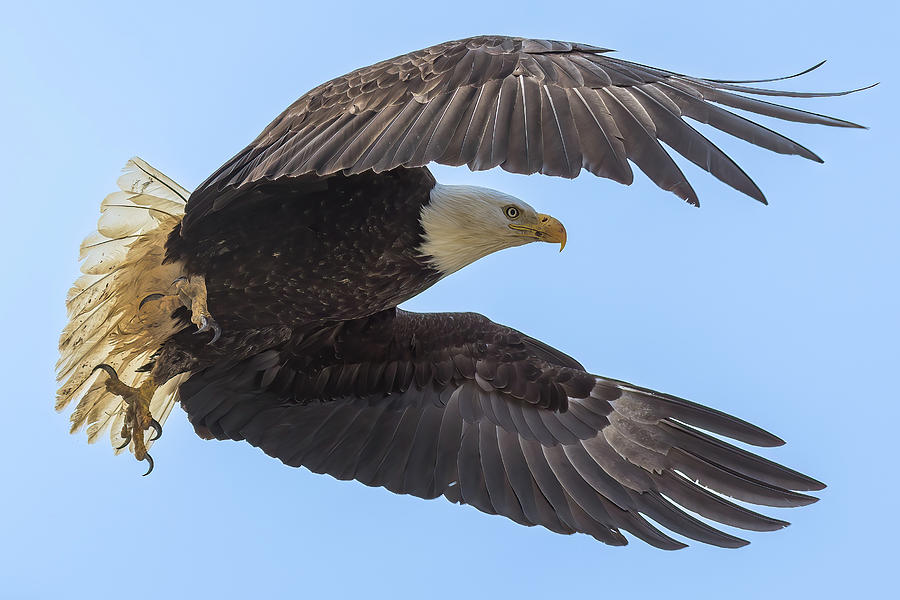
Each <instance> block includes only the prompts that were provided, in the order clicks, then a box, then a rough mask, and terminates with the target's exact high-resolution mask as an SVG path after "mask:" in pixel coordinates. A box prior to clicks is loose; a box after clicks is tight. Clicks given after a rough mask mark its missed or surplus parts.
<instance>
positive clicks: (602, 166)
mask: <svg viewBox="0 0 900 600" xmlns="http://www.w3.org/2000/svg"><path fill="white" fill-rule="evenodd" d="M605 52H608V50H606V49H603V48H596V47H594V46H588V45H585V44H575V43H567V42H556V41H547V40H530V39H522V38H510V37H501V36H480V37H474V38H469V39H465V40H459V41H453V42H446V43H444V44H439V45H437V46H432V47H430V48H426V49H424V50H419V51H416V52H411V53H409V54H406V55H403V56H398V57H396V58H393V59H390V60H386V61H383V62H380V63H378V64H375V65H372V66H369V67H364V68H362V69H358V70H356V71H353V72H352V73H349V74H347V75H344V76H343V77H338V78H337V79H333V80H331V81H329V82H327V83H324V84H322V85H320V86H319V87H317V88H315V89H313V90H311V91H310V92H309V93H307V94H306V95H304V96H303V97H301V98H300V99H299V100H297V101H296V102H295V103H294V104H292V105H291V106H290V107H288V109H287V110H285V111H284V112H283V113H282V114H281V115H280V116H278V118H276V119H275V120H274V121H273V122H272V123H271V124H270V125H269V126H268V127H267V128H266V129H265V131H263V132H262V134H260V136H259V137H258V138H257V139H256V140H254V141H253V143H251V144H250V145H249V146H247V147H246V148H245V149H244V150H242V151H241V152H240V153H238V154H237V156H235V157H234V158H232V159H231V160H230V161H228V162H227V163H226V164H225V165H223V166H222V167H221V168H220V169H219V170H218V171H216V172H215V173H214V174H213V175H212V176H210V178H209V179H207V180H206V181H205V182H204V183H203V184H201V185H200V187H199V188H198V189H197V191H195V192H194V195H193V197H192V202H195V201H198V202H199V201H200V200H201V199H202V198H204V197H207V196H210V195H211V196H216V195H220V194H221V193H223V192H224V191H226V190H228V189H229V188H230V189H234V188H238V187H240V186H244V185H247V184H251V183H253V182H256V181H259V180H261V179H267V180H272V179H277V178H280V177H296V176H299V175H302V174H304V173H317V174H319V175H327V174H331V173H336V172H339V171H343V172H344V173H346V174H353V173H360V172H362V171H365V170H367V169H373V170H375V171H376V172H380V171H385V170H389V169H394V168H396V167H419V166H424V165H427V164H428V163H429V162H432V161H435V162H438V163H443V164H448V165H462V164H467V165H468V166H469V168H471V169H473V170H483V169H491V168H494V167H497V166H499V167H501V168H503V169H505V170H507V171H511V172H513V173H538V172H540V173H544V174H546V175H558V176H561V177H576V176H577V175H578V174H579V172H580V171H581V169H582V168H584V169H587V170H588V171H590V172H592V173H594V174H595V175H599V176H601V177H608V178H610V179H614V180H616V181H619V182H622V183H625V184H628V183H631V181H632V178H633V175H632V172H631V168H630V166H629V164H628V161H629V160H630V161H631V162H633V163H635V164H636V165H637V166H638V167H639V168H640V169H641V170H642V171H644V172H645V173H646V174H647V175H648V176H649V177H650V178H651V179H652V180H653V181H654V182H655V183H656V184H657V185H658V186H660V187H661V188H663V189H665V190H670V191H672V192H674V193H675V194H677V195H678V196H680V197H681V198H684V199H685V200H687V201H688V202H691V203H692V204H697V203H698V199H697V195H696V193H695V192H694V190H693V189H692V188H691V186H690V184H689V183H688V181H687V179H686V178H685V176H684V174H683V173H682V172H681V170H680V169H679V168H678V166H677V165H676V164H675V162H674V161H673V160H672V158H671V157H670V156H669V154H668V153H667V151H666V150H665V149H664V148H663V146H662V145H661V142H662V143H665V144H666V145H668V146H669V147H670V148H671V149H673V150H675V151H676V152H678V153H679V154H681V155H683V156H684V157H685V158H687V159H689V160H690V161H691V162H693V163H695V164H697V165H698V166H699V167H700V168H702V169H704V170H706V171H708V172H710V173H712V174H713V175H714V176H716V177H717V178H719V179H721V180H722V181H724V182H725V183H727V184H728V185H730V186H732V187H734V188H736V189H738V190H740V191H741V192H744V193H745V194H748V195H750V196H752V197H753V198H756V199H757V200H760V201H763V202H764V201H765V198H764V196H763V194H762V192H761V191H760V190H759V189H758V188H757V187H756V185H755V184H754V183H753V181H751V179H750V178H749V177H748V176H747V175H746V174H745V173H744V172H743V171H742V170H741V168H740V167H739V166H738V165H737V164H735V163H734V161H732V160H731V159H730V158H729V157H728V156H727V155H726V154H724V153H723V152H722V151H721V150H719V148H717V147H716V146H715V145H714V144H713V143H712V142H711V141H709V140H708V139H706V138H705V137H704V136H703V135H701V134H700V133H699V132H698V131H696V130H695V129H694V128H693V127H691V126H690V125H689V124H688V123H687V122H686V121H685V120H684V119H683V118H682V117H690V118H691V119H693V120H695V121H699V122H702V123H707V124H709V125H711V126H713V127H715V128H717V129H720V130H722V131H724V132H726V133H729V134H731V135H733V136H736V137H738V138H741V139H743V140H746V141H748V142H750V143H752V144H755V145H757V146H761V147H763V148H767V149H769V150H772V151H774V152H778V153H781V154H797V155H800V156H803V157H806V158H809V159H811V160H815V161H819V162H821V159H819V157H818V156H816V155H815V154H814V153H812V152H811V151H810V150H808V149H806V148H804V147H803V146H801V145H799V144H798V143H796V142H794V141H792V140H790V139H788V138H786V137H784V136H782V135H780V134H778V133H776V132H774V131H772V130H770V129H767V128H766V127H763V126H761V125H758V124H756V123H754V122H752V121H749V120H747V119H745V118H743V117H740V116H737V115H735V114H733V113H731V112H729V111H727V110H725V109H723V108H721V107H720V106H719V105H724V106H728V107H732V108H737V109H741V110H745V111H749V112H751V113H756V114H759V115H765V116H769V117H775V118H779V119H784V120H788V121H799V122H803V123H818V124H822V125H832V126H837V127H860V126H859V125H856V124H854V123H850V122H847V121H842V120H839V119H834V118H832V117H827V116H823V115H819V114H814V113H810V112H806V111H802V110H798V109H795V108H789V107H785V106H780V105H777V104H773V103H770V102H765V101H763V100H760V99H757V98H754V97H752V96H787V97H792V98H810V97H822V96H838V95H841V94H846V93H849V92H839V93H831V94H813V93H800V92H786V91H776V90H766V89H760V88H753V87H746V86H742V85H738V84H740V83H755V82H729V81H721V80H710V79H700V78H696V77H688V76H685V75H680V74H678V73H673V72H671V71H666V70H663V69H657V68H654V67H648V66H644V65H640V64H636V63H632V62H628V61H624V60H619V59H617V58H613V57H611V56H606V55H604V53H605ZM816 66H819V65H816ZM814 68H815V67H814ZM810 70H811V69H810ZM782 79H784V78H782ZM733 92H742V93H744V94H749V95H750V96H746V95H740V94H735V93H733ZM195 199H196V200H195ZM188 208H189V211H190V205H189V206H188Z"/></svg>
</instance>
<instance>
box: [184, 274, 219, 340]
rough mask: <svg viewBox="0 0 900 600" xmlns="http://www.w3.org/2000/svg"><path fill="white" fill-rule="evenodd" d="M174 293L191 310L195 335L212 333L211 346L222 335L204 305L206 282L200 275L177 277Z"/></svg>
mask: <svg viewBox="0 0 900 600" xmlns="http://www.w3.org/2000/svg"><path fill="white" fill-rule="evenodd" d="M174 284H175V289H176V290H177V291H176V293H177V294H178V296H179V297H180V298H181V300H182V302H183V303H184V305H185V306H186V307H188V308H189V309H190V310H191V322H192V323H193V324H194V325H196V326H197V331H196V333H204V332H207V331H212V334H213V336H212V339H210V340H209V343H210V344H212V343H214V342H215V341H216V340H218V339H219V336H221V335H222V328H221V327H219V324H218V323H216V320H215V319H213V316H212V313H210V312H209V307H208V306H207V305H206V301H207V293H206V280H205V279H203V276H202V275H191V276H189V277H179V278H178V279H176V280H175V281H174Z"/></svg>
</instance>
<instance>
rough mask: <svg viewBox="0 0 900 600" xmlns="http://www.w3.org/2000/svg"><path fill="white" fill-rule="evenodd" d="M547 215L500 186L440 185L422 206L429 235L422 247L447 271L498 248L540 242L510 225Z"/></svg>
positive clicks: (423, 222)
mask: <svg viewBox="0 0 900 600" xmlns="http://www.w3.org/2000/svg"><path fill="white" fill-rule="evenodd" d="M542 216H543V215H539V214H538V213H537V212H536V211H535V210H534V209H533V208H532V207H531V206H529V205H528V204H526V203H525V202H522V201H521V200H519V199H518V198H515V197H513V196H510V195H508V194H504V193H503V192H498V191H497V190H492V189H489V188H482V187H476V186H470V185H441V184H437V185H435V186H434V189H432V190H431V201H430V202H429V203H428V204H426V205H425V206H424V207H423V208H422V213H421V223H422V228H423V229H424V230H425V236H424V242H423V243H422V245H421V246H419V251H420V252H421V253H422V254H423V255H425V256H428V257H429V261H430V262H431V263H432V264H433V265H434V267H435V268H437V269H438V270H439V271H441V272H442V273H443V274H444V275H445V276H446V275H449V274H450V273H453V272H455V271H458V270H459V269H461V268H463V267H465V266H466V265H469V264H471V263H473V262H475V261H476V260H478V259H479V258H482V257H484V256H487V255H488V254H491V253H492V252H496V251H497V250H503V249H504V248H510V247H513V246H521V245H523V244H527V243H529V242H533V241H536V239H537V238H535V237H533V236H530V235H523V233H522V232H521V231H517V230H515V229H512V228H511V227H510V224H512V223H517V222H524V223H531V222H539V220H540V217H542Z"/></svg>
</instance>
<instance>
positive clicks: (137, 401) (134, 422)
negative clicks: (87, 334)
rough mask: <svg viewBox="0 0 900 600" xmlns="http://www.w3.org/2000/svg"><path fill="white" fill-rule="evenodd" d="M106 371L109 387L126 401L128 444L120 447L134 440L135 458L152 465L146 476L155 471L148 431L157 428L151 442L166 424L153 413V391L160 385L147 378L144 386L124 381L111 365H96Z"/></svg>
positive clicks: (119, 448)
mask: <svg viewBox="0 0 900 600" xmlns="http://www.w3.org/2000/svg"><path fill="white" fill-rule="evenodd" d="M98 369H99V370H102V371H104V372H105V373H106V374H107V375H108V376H109V379H107V380H106V389H107V390H108V391H109V392H111V393H113V394H115V395H117V396H121V397H122V399H123V400H125V405H126V408H125V423H124V424H123V425H122V434H121V435H122V437H123V438H124V439H125V443H124V444H122V445H121V446H119V447H118V448H117V450H121V449H122V448H124V447H125V446H127V445H128V444H130V443H134V447H133V448H132V451H133V452H134V457H135V458H136V459H138V460H146V461H147V462H148V463H149V464H150V468H148V469H147V472H146V473H144V475H149V474H150V472H151V471H152V470H153V458H152V457H151V456H150V454H148V453H147V446H146V444H145V443H144V432H145V431H147V430H148V429H153V436H152V437H151V438H150V441H151V442H152V441H154V440H158V439H159V438H160V436H161V435H162V426H161V425H160V424H159V421H157V420H156V419H154V418H153V415H151V414H150V400H151V399H152V398H153V393H154V392H155V391H156V388H157V387H158V386H157V385H156V384H154V383H153V382H152V381H150V380H148V381H145V382H144V383H142V384H141V385H140V387H136V388H134V387H131V386H130V385H126V384H124V383H122V381H121V380H120V379H119V376H118V374H117V373H116V371H115V369H113V368H112V367H111V366H109V365H107V364H100V365H97V366H96V367H94V371H97V370H98Z"/></svg>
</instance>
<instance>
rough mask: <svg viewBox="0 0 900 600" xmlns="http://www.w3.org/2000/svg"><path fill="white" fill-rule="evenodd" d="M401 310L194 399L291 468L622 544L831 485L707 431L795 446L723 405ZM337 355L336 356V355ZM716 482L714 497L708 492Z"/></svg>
mask: <svg viewBox="0 0 900 600" xmlns="http://www.w3.org/2000/svg"><path fill="white" fill-rule="evenodd" d="M393 314H394V313H393V311H388V312H387V313H384V314H383V315H382V316H380V317H378V318H375V319H368V320H364V321H360V322H350V323H346V324H342V325H339V326H337V327H336V328H332V329H328V330H323V331H322V332H320V333H318V334H315V335H312V336H310V337H307V338H306V339H305V340H304V341H301V342H299V345H295V346H294V347H293V348H283V349H281V350H269V351H266V352H263V353H261V354H259V355H257V356H255V357H253V358H251V359H248V360H244V361H241V362H238V363H227V364H220V365H217V366H215V367H212V368H210V369H207V370H206V371H202V372H199V373H195V374H193V375H192V376H191V378H190V380H188V381H187V382H186V383H185V384H183V385H182V386H181V388H180V396H181V402H182V405H183V406H184V408H185V410H187V412H188V415H189V417H190V420H191V422H192V423H193V424H194V426H195V428H197V430H198V432H200V433H201V434H202V435H210V436H214V437H217V438H219V439H234V440H240V439H244V440H247V441H248V442H250V443H251V444H253V445H255V446H258V447H260V448H262V450H264V451H265V452H266V453H267V454H269V455H271V456H274V457H276V458H279V459H281V460H282V461H283V462H285V463H286V464H288V465H292V466H301V465H302V466H305V467H307V468H308V469H310V470H311V471H314V472H317V473H328V474H330V475H332V476H334V477H336V478H338V479H357V480H359V481H361V482H362V483H364V484H366V485H371V486H383V487H386V488H387V489H389V490H391V491H393V492H396V493H401V494H412V495H415V496H419V497H423V498H434V497H437V496H440V495H443V496H445V497H446V498H448V499H449V500H451V501H452V502H459V503H466V504H471V505H472V506H475V507H476V508H478V509H479V510H481V511H484V512H486V513H490V514H501V515H504V516H506V517H509V518H510V519H512V520H514V521H516V522H518V523H522V524H524V525H542V526H544V527H547V528H548V529H551V530H552V531H556V532H560V533H573V532H582V533H587V534H590V535H592V536H593V537H595V538H597V539H598V540H601V541H603V542H606V543H609V544H614V545H622V544H625V543H626V539H625V538H624V536H623V535H622V534H621V533H620V531H619V530H625V531H629V532H631V533H632V534H634V535H635V536H637V537H639V538H640V539H643V540H645V541H647V542H649V543H650V544H653V545H655V546H658V547H660V548H667V549H675V548H680V547H683V546H684V544H682V543H681V542H678V541H676V540H674V539H672V538H670V537H669V536H667V535H666V534H664V533H662V532H661V531H660V530H659V529H657V528H656V527H655V526H654V525H652V524H651V523H650V522H649V521H648V520H646V519H645V517H649V518H650V519H653V520H654V521H656V522H657V523H659V524H660V525H662V526H664V527H666V528H668V529H670V530H672V531H675V532H677V533H680V534H683V535H685V536H687V537H689V538H693V539H696V540H699V541H702V542H706V543H709V544H715V545H719V546H726V547H737V546H742V545H744V544H746V542H745V541H744V540H742V539H740V538H737V537H734V536H732V535H729V534H727V533H724V532H722V531H719V530H717V529H715V528H714V527H711V526H709V525H707V524H705V523H703V522H701V521H700V520H698V519H696V518H694V517H692V516H691V515H689V514H688V513H687V512H685V511H684V510H682V507H683V508H684V509H688V510H690V511H693V512H695V513H698V514H700V515H702V516H704V517H707V518H709V519H712V520H715V521H718V522H721V523H725V524H727V525H733V526H736V527H741V528H744V529H750V530H756V531H769V530H775V529H779V528H781V527H784V526H786V525H787V523H785V522H784V521H779V520H777V519H772V518H770V517H766V516H764V515H761V514H758V513H756V512H753V511H750V510H748V509H746V508H744V507H742V506H739V505H737V504H735V503H732V502H730V501H729V500H727V499H725V498H724V497H723V496H722V495H721V494H724V495H727V496H730V497H733V498H737V499H739V500H743V501H745V502H751V503H754V504H763V505H769V506H800V505H804V504H808V503H810V502H813V501H815V498H813V497H810V496H807V495H803V494H800V493H797V492H796V491H793V490H817V489H821V488H822V487H824V486H823V485H822V484H821V483H819V482H817V481H815V480H814V479H811V478H809V477H807V476H805V475H801V474H800V473H797V472H796V471H792V470H790V469H787V468H785V467H782V466H780V465H778V464H775V463H773V462H771V461H768V460H766V459H763V458H761V457H759V456H756V455H754V454H752V453H749V452H747V451H745V450H742V449H740V448H737V447H735V446H732V445H730V444H727V443H725V442H723V441H721V440H720V439H718V438H717V437H713V436H712V435H709V434H708V433H705V432H704V431H703V430H705V431H709V432H712V433H715V434H717V435H719V436H726V437H731V438H734V439H738V440H741V441H743V442H746V443H749V444H755V445H758V446H775V445H779V444H782V443H783V442H782V441H781V440H780V439H778V438H777V437H775V436H773V435H772V434H770V433H767V432H765V431H763V430H762V429H759V428H758V427H755V426H753V425H751V424H749V423H746V422H744V421H741V420H740V419H737V418H734V417H731V416H729V415H726V414H724V413H721V412H719V411H715V410H713V409H709V408H706V407H704V406H700V405H698V404H694V403H691V402H688V401H686V400H682V399H680V398H675V397H673V396H669V395H666V394H660V393H658V392H654V391H651V390H647V389H643V388H639V387H636V386H632V385H630V384H627V383H624V382H621V381H615V380H611V379H606V378H603V377H598V376H595V375H590V374H588V373H586V372H585V371H584V370H583V369H582V368H581V366H580V365H579V364H578V363H577V362H576V361H575V360H573V359H571V358H570V357H568V356H566V355H564V354H562V353H560V352H558V351H556V350H554V349H552V348H550V347H548V346H546V345H544V344H542V343H541V342H539V341H537V340H534V339H532V338H529V337H527V336H525V335H523V334H521V333H519V332H517V331H515V330H512V329H509V328H507V327H503V326H501V325H497V324H495V323H492V322H491V321H489V320H488V319H486V318H484V317H482V316H480V315H474V314H425V315H417V314H413V313H405V312H403V311H397V313H396V318H395V319H394V318H392V316H393ZM335 357H337V358H335ZM710 490H712V491H710Z"/></svg>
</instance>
